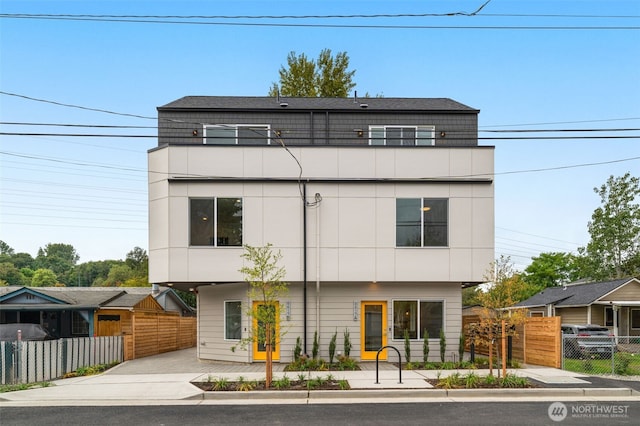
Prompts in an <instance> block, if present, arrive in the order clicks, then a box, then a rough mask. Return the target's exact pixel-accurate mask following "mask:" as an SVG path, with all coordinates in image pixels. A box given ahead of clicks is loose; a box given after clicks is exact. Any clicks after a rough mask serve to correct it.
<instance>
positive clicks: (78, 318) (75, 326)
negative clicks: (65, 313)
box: [71, 311, 89, 336]
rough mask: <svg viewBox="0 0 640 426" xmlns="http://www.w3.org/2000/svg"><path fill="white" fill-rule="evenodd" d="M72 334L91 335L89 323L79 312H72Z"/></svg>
mask: <svg viewBox="0 0 640 426" xmlns="http://www.w3.org/2000/svg"><path fill="white" fill-rule="evenodd" d="M71 334H72V335H74V336H84V335H88V334H89V321H87V320H86V319H84V317H83V316H82V315H81V314H80V312H78V311H71Z"/></svg>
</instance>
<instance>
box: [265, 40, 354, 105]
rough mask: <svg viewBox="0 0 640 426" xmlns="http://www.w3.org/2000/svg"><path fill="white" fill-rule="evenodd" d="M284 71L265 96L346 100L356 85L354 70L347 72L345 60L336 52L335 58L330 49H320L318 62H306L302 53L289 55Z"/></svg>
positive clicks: (341, 53) (344, 57)
mask: <svg viewBox="0 0 640 426" xmlns="http://www.w3.org/2000/svg"><path fill="white" fill-rule="evenodd" d="M287 66H288V67H287V68H285V67H284V66H282V67H281V68H280V71H279V74H280V83H279V84H278V83H273V84H272V86H271V89H270V90H269V96H276V95H278V93H279V94H280V95H283V96H291V97H331V98H333V97H338V98H346V97H347V96H349V92H350V91H351V89H353V88H354V87H355V86H356V84H355V83H354V82H353V76H354V75H355V73H356V72H355V70H349V56H348V55H347V53H346V52H339V53H338V54H336V55H335V56H333V55H332V54H331V50H330V49H323V50H322V51H321V52H320V55H319V56H318V60H317V61H314V60H313V59H309V58H308V57H307V55H305V54H304V53H302V54H300V55H297V54H296V52H290V53H289V55H288V56H287Z"/></svg>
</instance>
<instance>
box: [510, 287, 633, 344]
mask: <svg viewBox="0 0 640 426" xmlns="http://www.w3.org/2000/svg"><path fill="white" fill-rule="evenodd" d="M514 308H526V309H527V310H528V311H529V315H530V316H559V317H561V318H562V323H563V324H597V325H602V326H605V327H608V328H609V329H610V330H611V331H612V332H613V333H614V334H615V335H616V336H640V281H639V280H638V279H636V278H624V279H619V280H612V281H602V282H590V283H584V282H583V283H574V284H567V285H565V286H558V287H549V288H546V289H544V290H542V291H541V292H540V293H537V294H535V295H533V296H531V297H530V298H529V299H527V300H523V301H522V302H520V303H518V304H516V305H514Z"/></svg>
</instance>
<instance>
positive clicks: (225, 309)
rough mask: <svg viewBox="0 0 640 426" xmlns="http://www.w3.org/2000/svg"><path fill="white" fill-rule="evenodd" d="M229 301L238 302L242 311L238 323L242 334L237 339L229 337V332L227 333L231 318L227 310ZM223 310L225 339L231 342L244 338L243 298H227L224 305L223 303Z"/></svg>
mask: <svg viewBox="0 0 640 426" xmlns="http://www.w3.org/2000/svg"><path fill="white" fill-rule="evenodd" d="M229 303H238V304H239V308H240V312H239V313H238V316H239V322H238V325H239V327H240V330H239V331H240V336H239V337H238V338H237V339H236V338H233V337H229V336H228V334H227V332H228V329H227V322H228V321H229V319H230V318H229V317H227V312H228V311H227V305H228V304H229ZM223 311H224V312H223V319H224V321H223V325H222V327H223V334H224V340H225V341H229V342H238V341H240V340H242V300H235V299H234V300H225V301H224V305H223Z"/></svg>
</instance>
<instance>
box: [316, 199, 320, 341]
mask: <svg viewBox="0 0 640 426" xmlns="http://www.w3.org/2000/svg"><path fill="white" fill-rule="evenodd" d="M316 202H317V199H316ZM316 332H317V333H318V341H320V204H316Z"/></svg>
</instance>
